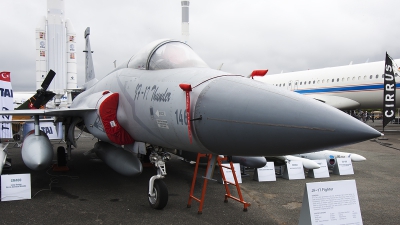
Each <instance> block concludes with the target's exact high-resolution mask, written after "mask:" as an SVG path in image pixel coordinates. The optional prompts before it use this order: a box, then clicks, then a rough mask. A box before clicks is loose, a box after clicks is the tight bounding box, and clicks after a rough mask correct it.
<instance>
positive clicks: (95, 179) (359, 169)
mask: <svg viewBox="0 0 400 225" xmlns="http://www.w3.org/2000/svg"><path fill="white" fill-rule="evenodd" d="M370 124H371V125H372V126H374V127H376V128H377V129H379V126H381V125H380V124H381V121H376V123H374V124H372V123H370ZM385 130H387V131H386V132H385V137H386V138H388V140H369V141H365V142H362V143H358V144H354V145H349V146H346V147H342V148H339V149H336V150H338V151H345V152H354V153H357V154H360V155H362V156H364V157H366V158H367V161H364V162H359V163H353V167H354V175H346V176H339V175H334V174H332V173H330V177H329V178H322V179H315V178H307V177H306V179H304V180H285V179H283V178H277V181H275V182H256V181H254V180H252V175H253V173H252V172H251V171H250V172H248V173H249V174H250V176H247V177H243V178H242V180H243V183H242V184H241V189H242V193H243V197H244V200H245V201H248V202H250V203H251V206H250V207H249V208H248V211H247V212H243V205H242V204H241V203H238V202H235V201H233V200H229V201H228V203H224V194H225V189H224V186H223V185H222V184H220V183H217V182H212V181H210V182H208V187H207V194H206V197H205V203H204V207H203V213H202V214H201V215H199V214H198V213H197V210H198V206H199V204H198V203H197V202H195V201H193V202H192V207H191V208H187V202H188V197H189V191H190V185H191V181H192V176H193V171H194V166H193V165H191V164H189V163H187V162H183V161H181V160H180V159H179V158H177V157H174V158H173V159H172V160H171V161H170V162H168V163H167V173H168V175H167V177H166V179H164V181H165V183H166V185H167V187H168V190H169V201H168V205H167V206H166V207H165V208H164V209H163V210H155V209H152V208H151V207H150V206H149V204H148V200H147V192H148V180H149V178H150V177H151V176H153V175H155V174H156V171H155V170H154V169H153V168H144V171H143V173H142V174H141V175H140V176H138V177H133V178H130V177H124V176H122V175H119V174H118V173H116V172H114V171H113V170H112V169H110V168H109V167H108V166H107V165H105V164H104V163H103V162H102V161H101V160H99V159H96V158H95V157H93V155H88V156H84V155H83V153H84V152H86V151H88V150H90V149H91V148H92V146H93V144H94V143H95V141H96V140H95V139H93V137H92V136H91V135H87V134H86V135H82V136H81V138H80V139H79V141H78V145H79V148H78V149H75V150H73V152H72V159H71V161H69V162H68V166H69V168H70V170H69V171H68V172H54V171H51V170H47V171H31V170H29V169H28V168H27V167H26V166H25V165H24V163H23V162H22V158H21V153H20V148H17V147H13V148H9V156H10V157H11V158H12V164H13V165H12V170H10V171H4V174H19V173H30V174H31V186H32V187H31V188H32V199H31V200H20V201H9V202H0V215H1V219H0V224H139V223H140V224H147V223H148V224H297V223H298V220H299V217H300V210H301V206H302V200H303V193H304V188H305V184H306V183H309V182H324V181H334V180H348V179H354V180H356V185H357V191H358V198H359V202H360V208H361V214H362V218H363V223H364V224H399V219H400V210H399V205H400V194H399V191H400V188H399V187H400V179H399V178H400V170H399V169H400V166H399V160H400V125H393V124H390V125H388V127H387V128H386V129H385ZM289 140H290V137H288V141H289ZM58 146H59V144H58V142H54V148H55V149H56V148H57V147H58ZM204 173H205V166H200V169H199V176H198V179H197V184H196V191H195V195H196V196H198V197H200V188H201V186H202V183H203V179H201V175H203V174H204ZM216 176H217V174H216ZM231 191H232V193H235V191H234V190H233V188H231Z"/></svg>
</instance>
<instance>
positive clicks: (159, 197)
mask: <svg viewBox="0 0 400 225" xmlns="http://www.w3.org/2000/svg"><path fill="white" fill-rule="evenodd" d="M149 158H150V162H151V163H153V164H154V165H155V167H156V168H157V175H154V176H152V177H151V178H150V180H149V204H150V206H151V207H152V208H154V209H163V208H164V207H165V206H166V205H167V203H168V188H167V186H166V185H165V183H164V181H162V180H161V179H163V178H164V177H165V176H166V175H167V171H166V168H165V162H166V161H168V160H170V159H171V155H170V154H169V153H167V152H163V151H162V150H159V149H157V150H153V151H152V153H151V154H150V156H149Z"/></svg>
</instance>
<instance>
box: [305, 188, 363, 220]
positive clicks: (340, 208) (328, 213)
mask: <svg viewBox="0 0 400 225" xmlns="http://www.w3.org/2000/svg"><path fill="white" fill-rule="evenodd" d="M314 224H324V225H336V224H351V225H361V224H363V222H362V217H361V211H360V204H359V201H358V194H357V187H356V181H355V180H341V181H327V182H314V183H306V186H305V189H304V195H303V205H302V207H301V212H300V219H299V225H314Z"/></svg>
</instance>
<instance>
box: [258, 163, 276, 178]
mask: <svg viewBox="0 0 400 225" xmlns="http://www.w3.org/2000/svg"><path fill="white" fill-rule="evenodd" d="M253 180H256V181H258V182H262V181H276V175H275V166H274V162H267V164H266V165H265V166H264V167H261V168H257V169H255V171H254V175H253Z"/></svg>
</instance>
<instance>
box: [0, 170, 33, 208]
mask: <svg viewBox="0 0 400 225" xmlns="http://www.w3.org/2000/svg"><path fill="white" fill-rule="evenodd" d="M23 199H31V175H30V174H29V173H28V174H10V175H1V201H14V200H23Z"/></svg>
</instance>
